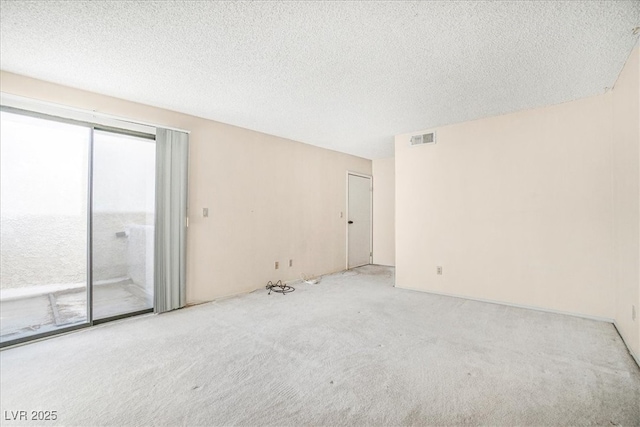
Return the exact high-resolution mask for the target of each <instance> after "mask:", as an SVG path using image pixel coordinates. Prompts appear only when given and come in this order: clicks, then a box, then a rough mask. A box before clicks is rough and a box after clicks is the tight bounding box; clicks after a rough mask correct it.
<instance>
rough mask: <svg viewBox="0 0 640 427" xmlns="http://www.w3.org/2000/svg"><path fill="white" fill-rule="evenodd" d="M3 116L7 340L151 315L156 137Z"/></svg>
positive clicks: (3, 336)
mask: <svg viewBox="0 0 640 427" xmlns="http://www.w3.org/2000/svg"><path fill="white" fill-rule="evenodd" d="M0 115H1V117H0V121H1V122H2V126H1V127H0V131H1V138H0V160H1V165H0V166H1V167H0V173H1V177H0V178H1V179H0V183H1V189H0V190H1V191H0V264H1V265H0V313H1V316H2V322H1V329H0V346H2V347H4V346H7V345H13V344H17V343H20V342H24V341H29V340H32V339H37V338H42V337H45V336H49V335H53V334H57V333H61V332H66V331H69V330H73V329H77V328H82V327H86V326H90V325H93V324H95V323H98V322H100V321H105V320H112V319H116V318H121V317H124V316H128V315H133V314H138V313H142V312H151V311H152V309H153V288H154V282H153V267H154V259H153V254H154V251H153V245H154V241H153V240H154V239H153V237H154V224H155V212H154V211H155V135H151V134H149V135H148V134H141V133H137V132H129V131H126V130H122V129H112V128H106V127H105V128H101V127H98V126H97V125H94V124H91V123H85V122H80V121H74V120H67V119H62V118H58V117H53V116H49V115H45V114H40V113H32V112H29V111H23V110H19V109H14V108H9V107H4V106H3V107H2V111H0Z"/></svg>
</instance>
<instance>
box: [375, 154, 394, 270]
mask: <svg viewBox="0 0 640 427" xmlns="http://www.w3.org/2000/svg"><path fill="white" fill-rule="evenodd" d="M372 169H373V263H374V264H380V265H391V266H393V265H396V241H395V239H396V237H395V227H396V224H395V205H396V200H395V159H394V158H393V157H391V158H388V159H378V160H373V167H372Z"/></svg>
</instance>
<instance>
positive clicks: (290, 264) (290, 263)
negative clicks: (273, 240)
mask: <svg viewBox="0 0 640 427" xmlns="http://www.w3.org/2000/svg"><path fill="white" fill-rule="evenodd" d="M289 267H293V260H292V259H290V260H289Z"/></svg>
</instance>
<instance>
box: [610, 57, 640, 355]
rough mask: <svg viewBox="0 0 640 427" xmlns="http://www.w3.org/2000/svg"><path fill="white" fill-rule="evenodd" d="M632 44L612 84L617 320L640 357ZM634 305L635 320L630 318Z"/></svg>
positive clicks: (636, 79)
mask: <svg viewBox="0 0 640 427" xmlns="http://www.w3.org/2000/svg"><path fill="white" fill-rule="evenodd" d="M639 61H640V59H639V54H638V48H637V47H636V48H635V49H634V50H633V52H632V53H631V56H630V57H629V59H628V60H627V63H626V65H625V66H624V68H623V70H622V72H621V73H620V76H619V77H618V81H617V82H616V84H615V86H614V88H613V133H612V136H613V138H612V145H613V201H614V221H613V225H614V278H615V285H616V289H615V291H616V304H615V320H616V325H617V326H618V330H619V331H620V334H621V335H622V336H623V337H624V339H625V341H626V342H627V344H628V345H629V347H630V348H631V350H632V352H633V353H634V355H635V357H636V359H637V360H639V359H638V358H640V319H638V316H640V313H639V312H638V310H640V67H639V66H638V62H639ZM632 306H635V310H636V319H635V321H634V320H633V319H632V317H631V310H632Z"/></svg>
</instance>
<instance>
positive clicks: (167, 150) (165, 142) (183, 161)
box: [154, 128, 189, 313]
mask: <svg viewBox="0 0 640 427" xmlns="http://www.w3.org/2000/svg"><path fill="white" fill-rule="evenodd" d="M188 156H189V135H188V134H187V133H184V132H178V131H174V130H169V129H162V128H158V129H157V130H156V221H157V223H156V240H155V256H156V266H155V305H154V306H155V312H156V313H162V312H165V311H169V310H175V309H177V308H181V307H184V305H185V303H186V235H187V230H186V218H187V179H188V175H187V166H188V160H189V159H188Z"/></svg>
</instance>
